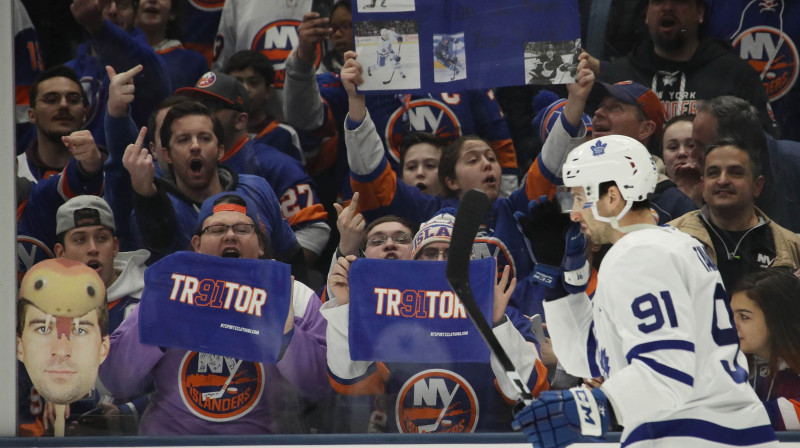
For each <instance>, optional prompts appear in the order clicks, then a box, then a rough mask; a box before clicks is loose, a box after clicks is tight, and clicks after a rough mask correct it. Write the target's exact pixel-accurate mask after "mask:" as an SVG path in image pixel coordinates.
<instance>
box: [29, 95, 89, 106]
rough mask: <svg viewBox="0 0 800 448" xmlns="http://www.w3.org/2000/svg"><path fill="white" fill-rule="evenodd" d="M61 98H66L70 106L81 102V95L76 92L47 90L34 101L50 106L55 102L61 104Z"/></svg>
mask: <svg viewBox="0 0 800 448" xmlns="http://www.w3.org/2000/svg"><path fill="white" fill-rule="evenodd" d="M62 98H66V100H67V104H69V105H70V106H77V105H79V104H83V95H81V94H80V93H77V92H68V93H65V94H63V95H62V94H60V93H58V92H47V93H45V94H44V95H42V96H41V97H40V98H39V99H38V100H36V101H37V102H41V103H44V104H49V105H51V106H52V105H55V104H61V99H62Z"/></svg>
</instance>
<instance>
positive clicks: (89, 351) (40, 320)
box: [17, 258, 109, 404]
mask: <svg viewBox="0 0 800 448" xmlns="http://www.w3.org/2000/svg"><path fill="white" fill-rule="evenodd" d="M105 296H106V289H105V286H104V285H103V281H102V280H101V279H100V276H98V275H97V273H96V272H95V271H94V270H93V269H91V268H90V267H88V266H86V265H84V264H82V263H79V262H77V261H73V260H68V259H65V258H56V259H51V260H45V261H42V262H40V263H37V264H36V265H34V266H33V268H31V269H30V270H29V271H28V272H27V273H26V274H25V277H23V279H22V284H21V286H20V292H19V300H20V301H25V302H23V303H20V306H19V307H18V310H19V311H18V312H19V313H21V315H19V316H17V319H18V328H17V359H19V360H20V361H22V363H23V364H24V365H25V369H26V370H27V371H28V375H29V376H30V378H31V381H32V382H33V385H34V387H36V389H37V390H38V391H39V392H40V393H41V395H42V397H44V398H45V399H46V400H47V401H48V402H52V403H55V404H68V403H72V402H74V401H77V400H78V399H80V398H81V397H83V396H84V395H86V394H87V393H89V391H90V390H91V389H92V386H93V385H94V382H95V379H96V378H97V370H98V368H99V367H100V364H101V363H102V362H103V361H104V360H105V358H106V356H107V355H108V348H109V340H108V334H107V333H108V318H107V316H108V314H107V313H108V310H107V305H106V299H105Z"/></svg>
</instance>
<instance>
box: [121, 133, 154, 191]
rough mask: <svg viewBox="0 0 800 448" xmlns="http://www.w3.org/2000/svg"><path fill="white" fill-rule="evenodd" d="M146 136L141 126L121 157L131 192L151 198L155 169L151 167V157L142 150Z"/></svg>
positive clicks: (146, 151)
mask: <svg viewBox="0 0 800 448" xmlns="http://www.w3.org/2000/svg"><path fill="white" fill-rule="evenodd" d="M146 135H147V126H142V129H141V130H140V131H139V135H138V136H137V137H136V142H135V143H133V144H130V145H128V147H127V148H125V154H123V155H122V165H123V166H124V167H125V169H126V170H128V172H129V173H130V174H131V186H132V187H133V191H135V192H136V194H138V195H140V196H153V195H154V194H156V192H157V191H158V190H157V189H156V184H155V182H154V181H155V178H156V168H155V165H153V156H152V155H150V152H149V151H148V150H147V148H143V147H142V145H143V144H144V138H145V136H146Z"/></svg>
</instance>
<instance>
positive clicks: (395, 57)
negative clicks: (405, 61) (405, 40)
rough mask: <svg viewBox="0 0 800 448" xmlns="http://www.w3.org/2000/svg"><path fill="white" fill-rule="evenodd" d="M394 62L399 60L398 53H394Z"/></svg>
mask: <svg viewBox="0 0 800 448" xmlns="http://www.w3.org/2000/svg"><path fill="white" fill-rule="evenodd" d="M394 62H396V63H397V62H400V55H399V54H396V55H394Z"/></svg>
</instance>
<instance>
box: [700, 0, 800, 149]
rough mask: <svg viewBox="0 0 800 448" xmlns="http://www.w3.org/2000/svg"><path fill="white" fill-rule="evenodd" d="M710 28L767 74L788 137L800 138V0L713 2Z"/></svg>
mask: <svg viewBox="0 0 800 448" xmlns="http://www.w3.org/2000/svg"><path fill="white" fill-rule="evenodd" d="M706 20H707V24H706V32H707V33H708V35H710V36H714V37H717V38H720V39H723V40H725V41H726V42H730V44H731V45H732V46H733V51H734V52H735V53H736V54H738V55H739V57H741V58H742V59H744V60H746V61H747V62H748V63H750V65H751V66H752V67H753V68H754V69H755V70H756V71H757V72H758V74H759V75H760V76H761V82H762V84H763V85H764V90H766V93H767V98H768V99H769V102H770V106H771V107H772V111H773V113H774V115H775V116H774V119H775V120H776V121H777V122H778V123H779V124H780V127H781V135H780V137H781V138H782V139H786V140H800V129H798V128H797V125H796V124H797V122H798V120H800V111H798V108H797V103H798V101H800V89H798V88H797V78H798V73H800V66H799V64H798V63H799V62H800V56H798V45H800V3H798V2H796V1H787V0H765V1H759V2H753V1H750V0H728V1H724V2H722V1H717V2H713V3H712V4H711V6H709V8H708V11H707V12H706Z"/></svg>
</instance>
